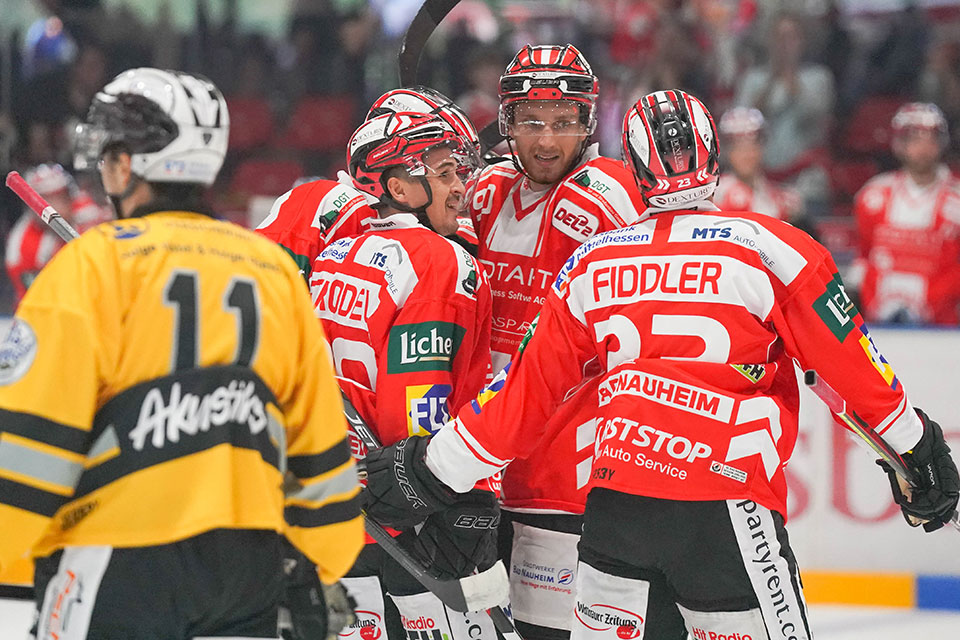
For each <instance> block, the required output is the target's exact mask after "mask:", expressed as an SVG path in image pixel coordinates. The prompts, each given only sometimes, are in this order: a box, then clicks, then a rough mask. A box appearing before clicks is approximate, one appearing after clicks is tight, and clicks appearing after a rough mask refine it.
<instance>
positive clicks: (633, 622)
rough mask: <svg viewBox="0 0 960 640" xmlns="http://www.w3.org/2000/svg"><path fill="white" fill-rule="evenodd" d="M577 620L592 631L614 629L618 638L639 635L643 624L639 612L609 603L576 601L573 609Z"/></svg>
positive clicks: (628, 638)
mask: <svg viewBox="0 0 960 640" xmlns="http://www.w3.org/2000/svg"><path fill="white" fill-rule="evenodd" d="M574 613H575V615H576V616H577V620H579V621H580V623H581V624H582V625H583V626H585V627H587V628H588V629H591V630H592V631H609V630H611V629H613V630H615V631H616V633H617V637H618V638H623V640H630V639H631V638H637V637H639V636H640V628H641V627H642V626H643V616H641V615H640V614H637V613H634V612H632V611H628V610H627V609H621V608H620V607H614V606H613V605H609V604H599V603H598V604H589V605H588V604H584V603H582V602H578V603H577V608H576V610H575V611H574Z"/></svg>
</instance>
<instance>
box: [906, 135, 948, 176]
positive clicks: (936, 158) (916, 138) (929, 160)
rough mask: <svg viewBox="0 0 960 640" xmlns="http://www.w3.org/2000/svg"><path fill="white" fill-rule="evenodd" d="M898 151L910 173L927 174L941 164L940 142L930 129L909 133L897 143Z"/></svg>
mask: <svg viewBox="0 0 960 640" xmlns="http://www.w3.org/2000/svg"><path fill="white" fill-rule="evenodd" d="M897 151H898V154H899V156H900V159H901V160H902V161H903V165H904V167H906V168H907V170H909V171H914V172H917V173H927V172H929V171H932V170H933V169H934V168H935V167H936V166H937V164H938V163H939V162H940V140H939V138H938V137H937V132H936V131H933V130H930V129H917V130H913V131H907V132H906V133H904V134H903V135H902V136H900V139H899V140H898V141H897Z"/></svg>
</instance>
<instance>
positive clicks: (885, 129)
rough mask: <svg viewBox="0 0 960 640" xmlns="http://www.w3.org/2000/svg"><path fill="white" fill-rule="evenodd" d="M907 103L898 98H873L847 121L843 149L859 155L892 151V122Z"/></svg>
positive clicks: (866, 100)
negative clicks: (894, 116)
mask: <svg viewBox="0 0 960 640" xmlns="http://www.w3.org/2000/svg"><path fill="white" fill-rule="evenodd" d="M905 102H907V100H906V99H904V98H902V97H898V96H871V97H869V98H865V99H864V101H863V102H861V103H860V105H859V106H858V107H857V108H856V110H854V112H853V114H852V115H851V116H850V117H849V118H848V119H847V122H846V131H845V132H844V133H843V137H842V139H841V140H842V144H843V148H844V149H846V150H848V151H854V152H857V153H882V152H886V151H889V149H890V121H891V120H892V119H893V114H895V113H896V112H897V109H899V108H900V106H901V105H903V104H904V103H905Z"/></svg>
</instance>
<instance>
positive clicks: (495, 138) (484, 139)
mask: <svg viewBox="0 0 960 640" xmlns="http://www.w3.org/2000/svg"><path fill="white" fill-rule="evenodd" d="M478 135H479V137H480V144H481V145H482V146H483V150H484V151H490V149H493V148H494V147H495V146H497V145H498V144H500V143H501V142H503V136H502V135H500V123H499V122H497V121H496V120H494V121H493V122H491V123H490V124H488V125H487V126H485V127H484V128H483V129H482V130H481V131H480V133H479V134H478Z"/></svg>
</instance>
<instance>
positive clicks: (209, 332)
mask: <svg viewBox="0 0 960 640" xmlns="http://www.w3.org/2000/svg"><path fill="white" fill-rule="evenodd" d="M228 124H229V123H228V115H227V109H226V103H225V102H224V100H223V96H222V95H221V93H220V91H219V90H218V89H217V88H216V87H215V86H213V85H212V84H211V83H210V82H209V81H207V80H206V79H203V78H200V77H195V76H191V75H187V74H184V73H179V72H173V71H161V70H158V69H134V70H130V71H127V72H124V73H123V74H121V75H119V76H117V78H115V79H114V80H113V81H112V82H110V83H109V84H108V85H107V86H106V87H105V88H104V89H103V90H102V91H101V92H100V93H99V94H97V96H96V97H95V98H94V102H93V104H92V106H91V108H90V112H89V114H88V117H87V122H85V123H82V124H81V125H79V126H78V129H77V158H76V164H77V165H78V167H79V168H83V166H84V165H87V166H97V167H98V168H99V171H100V175H101V178H102V181H103V185H104V188H105V190H106V192H107V194H108V195H109V196H110V197H111V200H112V201H113V203H114V207H115V208H116V211H117V214H118V217H119V218H120V220H118V221H116V222H114V223H107V224H103V225H100V226H98V227H96V228H94V229H92V230H90V231H89V232H87V233H85V234H84V235H83V236H81V237H80V238H79V239H77V240H74V241H72V242H70V243H69V244H68V245H67V246H66V247H65V248H64V249H63V250H62V251H61V252H60V253H59V254H58V255H57V256H56V257H55V259H54V260H53V261H51V262H50V263H49V265H48V266H47V268H45V269H44V270H43V271H42V272H41V273H40V275H39V276H38V277H37V279H36V281H35V283H34V285H33V287H31V289H30V290H29V292H28V294H27V295H26V297H24V299H23V301H22V302H21V303H20V306H19V308H18V310H17V315H16V317H15V318H14V321H13V325H12V328H11V329H10V333H9V335H8V336H7V338H6V340H5V341H4V342H3V343H2V344H0V532H2V533H0V570H2V569H3V567H4V566H6V565H9V564H10V563H11V562H13V561H14V560H16V559H18V558H20V557H22V556H23V555H25V554H28V553H32V555H33V557H34V558H35V561H36V572H35V573H36V576H35V587H36V598H37V606H38V611H39V618H38V622H37V628H36V634H37V638H38V639H40V638H42V639H48V638H58V639H60V640H65V639H69V640H80V639H93V638H96V639H97V640H110V639H120V638H122V639H123V640H139V639H143V640H147V639H151V640H153V639H158V638H165V639H167V638H169V639H184V640H186V639H188V638H202V637H233V638H276V637H277V612H278V607H279V604H280V601H281V598H282V597H283V590H284V580H283V572H282V568H281V565H282V560H283V549H282V546H281V543H282V540H281V535H280V534H283V535H285V536H286V537H287V538H288V539H289V540H290V541H291V542H292V543H293V544H294V545H295V546H296V547H297V548H298V549H299V550H300V551H302V552H303V553H304V554H306V555H307V556H308V557H309V558H310V560H312V561H313V562H314V563H316V565H317V567H318V571H319V573H320V577H321V578H322V579H323V580H324V582H326V583H334V582H336V581H337V580H338V579H339V577H340V576H342V575H343V574H344V573H345V572H346V571H347V569H349V567H350V566H351V565H352V564H353V562H354V559H355V558H356V556H357V553H358V552H359V550H360V548H361V546H362V544H363V525H362V522H361V518H360V509H359V501H358V497H357V496H358V492H359V487H358V483H357V476H356V470H355V467H354V465H353V462H352V461H351V458H350V452H349V447H348V445H347V441H346V439H345V438H346V424H345V420H344V417H343V413H342V407H341V404H340V395H339V391H338V388H337V385H336V381H335V379H334V376H333V367H332V363H331V358H330V355H329V353H328V350H327V346H326V341H325V340H324V338H323V334H322V329H321V327H320V324H319V323H318V322H317V321H316V319H315V317H314V315H313V305H312V304H311V301H310V296H309V294H308V292H307V289H306V287H305V286H304V282H303V279H302V277H301V276H300V275H299V273H298V272H297V268H296V266H295V265H294V263H293V262H292V261H291V260H290V258H289V257H288V256H287V255H286V254H285V253H284V252H283V250H282V249H280V248H279V247H278V246H277V245H275V244H273V243H272V242H270V241H268V240H266V239H263V238H261V237H259V236H257V235H256V234H254V233H252V232H248V231H246V230H244V229H242V228H240V227H237V226H235V225H231V224H228V223H224V222H219V221H216V220H214V219H212V218H211V217H210V216H209V215H205V213H204V211H203V208H202V206H201V205H200V204H199V203H200V200H201V196H202V194H203V190H204V189H205V187H206V186H209V185H210V184H211V183H212V182H213V181H214V179H215V178H216V174H217V172H218V171H219V169H220V166H221V165H222V163H223V158H224V154H225V152H226V145H227V133H228ZM287 471H289V472H290V473H292V475H293V476H295V477H296V479H297V481H298V483H297V484H298V485H299V488H298V489H297V490H296V491H295V492H293V493H288V494H287V495H286V497H285V496H284V493H283V490H282V484H283V480H284V474H285V472H287Z"/></svg>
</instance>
